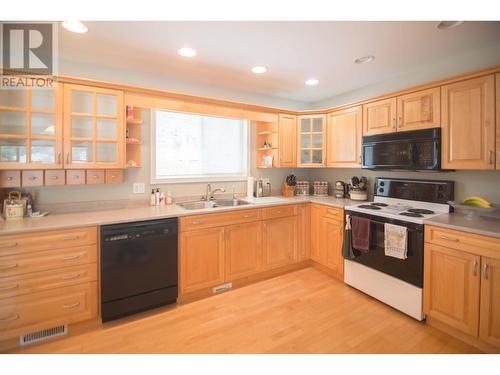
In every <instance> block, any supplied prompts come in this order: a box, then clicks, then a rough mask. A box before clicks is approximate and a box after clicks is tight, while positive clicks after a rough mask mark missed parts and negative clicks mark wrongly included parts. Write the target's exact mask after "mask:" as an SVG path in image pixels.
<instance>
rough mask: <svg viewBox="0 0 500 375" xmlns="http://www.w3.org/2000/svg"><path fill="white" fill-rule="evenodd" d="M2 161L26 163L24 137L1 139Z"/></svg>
mask: <svg viewBox="0 0 500 375" xmlns="http://www.w3.org/2000/svg"><path fill="white" fill-rule="evenodd" d="M0 162H2V163H4V162H8V163H26V144H25V141H24V140H22V139H0Z"/></svg>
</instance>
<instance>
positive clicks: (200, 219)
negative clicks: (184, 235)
mask: <svg viewBox="0 0 500 375" xmlns="http://www.w3.org/2000/svg"><path fill="white" fill-rule="evenodd" d="M260 218H261V213H260V210H259V209H252V210H238V211H233V212H225V213H217V214H206V215H194V216H185V217H181V218H180V228H181V231H187V230H194V229H201V228H210V227H220V226H225V225H231V224H239V223H246V222H250V221H256V220H260Z"/></svg>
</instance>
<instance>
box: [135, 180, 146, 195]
mask: <svg viewBox="0 0 500 375" xmlns="http://www.w3.org/2000/svg"><path fill="white" fill-rule="evenodd" d="M145 191H146V186H145V185H144V182H135V183H134V194H144V192H145Z"/></svg>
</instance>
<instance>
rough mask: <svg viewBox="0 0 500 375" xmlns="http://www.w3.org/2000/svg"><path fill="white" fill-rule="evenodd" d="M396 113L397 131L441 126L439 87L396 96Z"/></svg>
mask: <svg viewBox="0 0 500 375" xmlns="http://www.w3.org/2000/svg"><path fill="white" fill-rule="evenodd" d="M397 115H398V118H397V131H407V130H419V129H427V128H439V127H440V126H441V100H440V89H439V87H434V88H432V89H428V90H422V91H417V92H412V93H410V94H406V95H401V96H398V97H397Z"/></svg>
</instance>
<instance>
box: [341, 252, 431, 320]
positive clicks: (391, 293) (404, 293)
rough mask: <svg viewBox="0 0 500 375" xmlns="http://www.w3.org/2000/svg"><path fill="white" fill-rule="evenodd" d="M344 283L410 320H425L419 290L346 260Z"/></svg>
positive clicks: (420, 291)
mask: <svg viewBox="0 0 500 375" xmlns="http://www.w3.org/2000/svg"><path fill="white" fill-rule="evenodd" d="M344 281H345V283H346V284H348V285H350V286H352V287H354V288H356V289H359V290H361V291H362V292H364V293H366V294H368V295H370V296H372V297H374V298H376V299H378V300H379V301H382V302H384V303H386V304H387V305H389V306H392V307H394V308H395V309H398V310H399V311H402V312H404V313H405V314H407V315H409V316H411V317H412V318H415V319H417V320H423V319H424V318H425V315H424V313H423V308H422V289H421V288H418V287H416V286H414V285H412V284H409V283H407V282H404V281H402V280H399V279H397V278H395V277H392V276H389V275H387V274H385V273H382V272H380V271H377V270H374V269H373V268H369V267H366V266H364V265H362V264H359V263H356V262H353V261H350V260H347V259H345V260H344Z"/></svg>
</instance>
